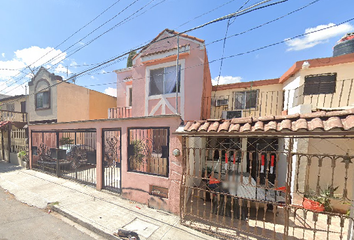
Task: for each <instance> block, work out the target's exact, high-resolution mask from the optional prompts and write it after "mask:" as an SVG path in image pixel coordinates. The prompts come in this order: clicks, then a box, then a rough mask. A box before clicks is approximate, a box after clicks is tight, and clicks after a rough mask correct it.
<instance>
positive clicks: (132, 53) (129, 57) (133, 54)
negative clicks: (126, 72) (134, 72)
mask: <svg viewBox="0 0 354 240" xmlns="http://www.w3.org/2000/svg"><path fill="white" fill-rule="evenodd" d="M135 54H136V51H131V52H130V53H129V56H128V60H127V67H132V66H133V57H134V56H135Z"/></svg>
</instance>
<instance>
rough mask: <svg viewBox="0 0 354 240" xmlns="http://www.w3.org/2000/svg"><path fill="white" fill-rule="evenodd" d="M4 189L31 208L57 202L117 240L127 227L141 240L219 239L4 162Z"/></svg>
mask: <svg viewBox="0 0 354 240" xmlns="http://www.w3.org/2000/svg"><path fill="white" fill-rule="evenodd" d="M0 186H1V187H2V188H4V189H6V190H8V191H9V192H10V193H12V194H14V195H15V197H16V199H17V200H19V201H21V202H24V203H26V204H28V205H31V206H35V207H38V208H45V207H47V204H48V203H55V204H52V205H53V207H54V210H55V211H57V212H59V213H61V214H63V215H65V216H67V217H68V218H70V219H71V220H73V221H76V222H78V223H80V224H81V225H83V226H85V227H87V228H89V229H90V230H92V231H95V232H96V233H99V234H101V235H102V236H104V237H105V238H110V239H114V237H113V235H112V234H113V233H114V232H117V230H118V229H121V228H123V229H127V230H135V231H136V232H137V233H138V234H139V237H140V239H151V240H152V239H184V240H185V239H215V238H213V237H210V236H208V235H205V234H202V233H200V232H198V231H195V230H193V229H190V228H187V227H185V226H182V225H181V224H180V221H179V216H176V215H173V214H169V213H166V212H162V211H158V210H155V209H151V208H148V207H147V206H145V205H142V204H139V203H135V202H131V201H128V200H125V199H122V198H120V197H119V195H115V194H111V193H108V192H106V191H97V190H96V189H94V188H93V187H90V186H86V185H82V184H79V183H76V182H73V181H70V180H66V179H62V178H57V177H55V176H51V175H48V174H45V173H41V172H37V171H33V170H26V169H23V168H21V167H19V166H16V165H12V164H9V163H5V162H3V161H0ZM97 231H98V232H97ZM116 239H117V238H116Z"/></svg>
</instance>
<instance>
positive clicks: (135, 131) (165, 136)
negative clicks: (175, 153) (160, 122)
mask: <svg viewBox="0 0 354 240" xmlns="http://www.w3.org/2000/svg"><path fill="white" fill-rule="evenodd" d="M128 140H129V146H128V161H129V165H128V166H129V171H135V172H142V173H147V174H154V175H161V176H168V157H169V129H168V128H131V129H129V137H128Z"/></svg>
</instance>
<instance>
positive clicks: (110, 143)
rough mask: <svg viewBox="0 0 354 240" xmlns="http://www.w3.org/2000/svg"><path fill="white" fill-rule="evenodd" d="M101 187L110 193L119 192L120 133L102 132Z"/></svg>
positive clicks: (113, 131)
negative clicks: (110, 191)
mask: <svg viewBox="0 0 354 240" xmlns="http://www.w3.org/2000/svg"><path fill="white" fill-rule="evenodd" d="M103 152H104V154H103V185H104V187H105V188H106V189H108V190H112V191H116V192H117V191H118V192H120V190H121V132H120V129H110V130H108V129H107V130H106V129H105V130H103Z"/></svg>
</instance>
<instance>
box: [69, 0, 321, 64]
mask: <svg viewBox="0 0 354 240" xmlns="http://www.w3.org/2000/svg"><path fill="white" fill-rule="evenodd" d="M319 1H320V0H315V1H313V2H311V3H309V4H307V5H305V6H303V7H300V8H298V9H296V10H294V11H291V12H289V13H287V14H285V15H282V16H280V17H278V18H275V19H273V20H271V21H268V22H266V23H263V24H260V25H258V26H256V27H253V28H250V29H248V30H246V31H243V32H240V33H236V34H233V35H230V36H227V39H229V38H231V37H236V36H239V35H243V34H245V33H247V32H250V31H253V30H256V29H258V28H260V27H263V26H265V25H268V24H270V23H273V22H275V21H279V20H281V19H282V18H284V17H287V16H289V15H291V14H294V13H296V12H299V11H301V10H303V9H305V8H307V7H309V6H311V5H312V4H314V3H316V2H319ZM224 39H225V37H224V38H221V39H217V40H214V41H212V42H210V43H205V46H208V45H211V44H214V43H217V42H220V41H223V40H224ZM151 41H152V40H150V41H149V42H151ZM171 44H172V43H170V45H171ZM160 48H164V46H161V47H157V48H156V49H160ZM193 49H194V48H193ZM100 63H102V62H100ZM97 64H99V63H90V64H76V65H70V66H71V67H87V66H92V65H97ZM63 68H64V66H63Z"/></svg>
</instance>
